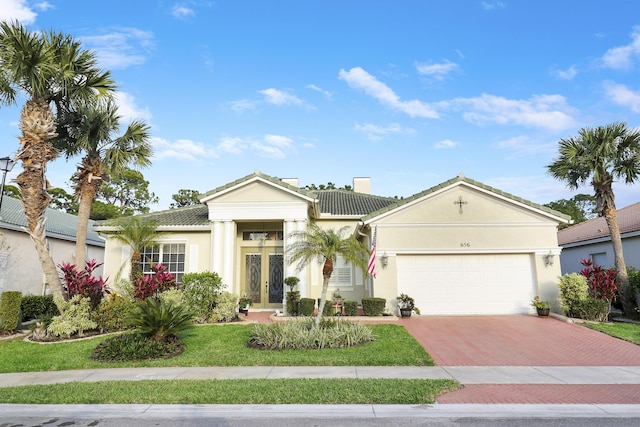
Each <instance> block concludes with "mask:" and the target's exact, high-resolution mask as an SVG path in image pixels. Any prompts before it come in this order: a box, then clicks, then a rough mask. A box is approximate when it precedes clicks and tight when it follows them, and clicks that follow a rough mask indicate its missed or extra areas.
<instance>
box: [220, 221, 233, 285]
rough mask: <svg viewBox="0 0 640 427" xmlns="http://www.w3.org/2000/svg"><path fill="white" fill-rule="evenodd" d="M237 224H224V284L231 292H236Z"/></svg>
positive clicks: (231, 222) (226, 222) (227, 222)
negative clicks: (234, 270) (234, 272)
mask: <svg viewBox="0 0 640 427" xmlns="http://www.w3.org/2000/svg"><path fill="white" fill-rule="evenodd" d="M235 240H236V233H235V224H234V222H233V221H231V220H226V221H225V222H224V249H223V253H224V264H223V267H222V276H221V277H222V283H223V284H225V285H227V289H228V290H229V292H233V291H234V286H233V281H234V279H235V277H234V274H233V260H234V258H235V257H234V255H235V251H234V249H235Z"/></svg>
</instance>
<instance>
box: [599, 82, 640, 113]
mask: <svg viewBox="0 0 640 427" xmlns="http://www.w3.org/2000/svg"><path fill="white" fill-rule="evenodd" d="M604 89H605V93H606V95H607V96H608V97H609V98H610V99H611V101H613V102H615V103H616V104H618V105H622V106H624V107H629V108H631V111H633V112H634V113H640V92H634V91H633V90H631V89H629V88H628V87H627V86H625V85H623V84H619V83H614V82H611V81H607V82H604Z"/></svg>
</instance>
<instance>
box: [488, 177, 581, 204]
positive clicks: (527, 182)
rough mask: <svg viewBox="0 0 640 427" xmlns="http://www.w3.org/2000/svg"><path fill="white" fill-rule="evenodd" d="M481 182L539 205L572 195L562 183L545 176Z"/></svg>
mask: <svg viewBox="0 0 640 427" xmlns="http://www.w3.org/2000/svg"><path fill="white" fill-rule="evenodd" d="M483 182H484V183H485V184H487V185H490V186H492V187H494V188H497V189H498V190H502V191H506V192H507V193H511V194H515V195H517V196H518V197H522V198H523V199H525V200H529V201H531V202H534V203H539V204H545V203H549V202H552V201H555V200H560V199H569V198H571V197H572V196H571V194H572V193H573V190H569V189H568V188H567V187H566V185H565V184H564V183H563V182H561V181H557V180H555V179H553V178H551V177H550V176H546V175H534V176H509V177H496V178H489V179H483ZM578 192H579V191H578Z"/></svg>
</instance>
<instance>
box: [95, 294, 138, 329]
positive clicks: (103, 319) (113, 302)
mask: <svg viewBox="0 0 640 427" xmlns="http://www.w3.org/2000/svg"><path fill="white" fill-rule="evenodd" d="M135 309H136V302H135V301H134V300H132V299H131V298H128V297H123V296H120V295H118V294H110V295H109V296H108V297H107V298H104V299H103V300H102V301H101V302H100V305H99V306H98V308H97V310H95V311H94V312H93V313H92V319H93V321H95V322H96V325H97V328H98V329H99V330H100V331H101V332H115V331H124V330H125V329H128V328H129V325H128V324H127V321H126V319H127V318H128V317H129V315H131V313H133V312H134V311H135Z"/></svg>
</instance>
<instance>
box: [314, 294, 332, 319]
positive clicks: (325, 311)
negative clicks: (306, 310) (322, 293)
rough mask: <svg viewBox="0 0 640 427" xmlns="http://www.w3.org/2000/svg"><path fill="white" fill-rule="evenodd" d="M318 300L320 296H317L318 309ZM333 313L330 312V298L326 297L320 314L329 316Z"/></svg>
mask: <svg viewBox="0 0 640 427" xmlns="http://www.w3.org/2000/svg"><path fill="white" fill-rule="evenodd" d="M320 300H321V298H318V310H320ZM332 314H333V313H331V300H330V299H327V301H326V302H325V303H324V309H323V310H322V315H323V316H331V315H332Z"/></svg>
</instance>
